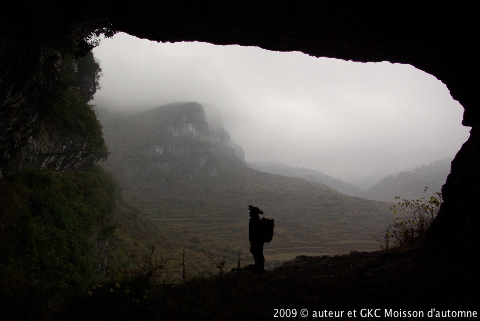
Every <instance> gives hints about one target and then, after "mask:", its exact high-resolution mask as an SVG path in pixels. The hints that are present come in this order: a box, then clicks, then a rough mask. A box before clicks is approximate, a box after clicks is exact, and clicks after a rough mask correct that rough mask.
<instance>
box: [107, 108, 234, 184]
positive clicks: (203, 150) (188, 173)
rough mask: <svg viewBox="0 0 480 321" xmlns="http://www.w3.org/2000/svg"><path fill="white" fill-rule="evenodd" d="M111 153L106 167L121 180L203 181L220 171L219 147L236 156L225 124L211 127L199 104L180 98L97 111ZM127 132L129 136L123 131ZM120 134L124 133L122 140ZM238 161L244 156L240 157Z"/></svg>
mask: <svg viewBox="0 0 480 321" xmlns="http://www.w3.org/2000/svg"><path fill="white" fill-rule="evenodd" d="M98 115H99V118H100V120H101V122H102V126H103V128H104V133H105V139H106V141H107V142H108V144H109V150H110V151H111V154H110V156H109V160H108V161H107V162H106V163H104V166H105V167H106V168H110V169H112V170H113V171H114V172H116V173H123V175H121V177H120V179H122V178H126V179H128V180H132V179H134V180H135V179H139V178H141V179H147V180H152V179H153V180H156V179H158V177H161V179H160V181H163V182H164V183H165V184H166V185H169V184H168V183H167V182H165V178H166V179H168V177H175V179H179V180H189V181H192V180H197V181H202V180H204V179H208V178H209V177H215V176H218V175H219V171H220V170H219V167H220V165H219V163H218V159H217V158H218V157H217V156H218V155H217V154H218V153H216V151H217V150H222V153H221V154H222V155H229V156H228V157H231V158H232V159H233V158H235V159H236V158H237V156H236V151H235V149H234V148H232V147H231V146H230V142H231V141H230V137H229V134H228V133H227V132H226V131H225V130H224V129H223V127H218V126H217V127H216V128H215V127H213V128H212V127H211V126H209V124H208V123H207V121H206V119H205V112H204V109H203V106H202V105H200V104H198V103H176V104H170V105H166V106H161V107H158V108H155V109H153V110H149V111H147V112H142V113H139V114H135V115H128V116H122V115H120V114H116V113H113V112H109V111H107V110H104V109H99V110H98ZM126 132H128V136H126V135H125V134H122V133H126ZM119 137H122V138H121V139H119ZM237 161H240V160H239V159H237Z"/></svg>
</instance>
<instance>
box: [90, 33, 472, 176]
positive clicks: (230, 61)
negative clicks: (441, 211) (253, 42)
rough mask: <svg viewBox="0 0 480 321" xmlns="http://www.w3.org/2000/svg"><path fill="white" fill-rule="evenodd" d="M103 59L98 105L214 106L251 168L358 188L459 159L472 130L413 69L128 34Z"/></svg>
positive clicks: (99, 52) (105, 49)
mask: <svg viewBox="0 0 480 321" xmlns="http://www.w3.org/2000/svg"><path fill="white" fill-rule="evenodd" d="M94 54H95V57H96V58H97V59H99V60H100V62H101V67H102V69H103V77H102V78H101V79H100V83H101V86H102V88H101V90H99V91H98V92H97V95H96V99H97V102H100V101H101V99H102V98H103V99H104V98H108V99H112V100H114V101H116V102H117V103H116V104H115V105H116V106H115V107H116V108H119V109H121V108H129V109H132V110H143V109H147V108H148V109H149V108H154V107H156V106H159V105H162V104H166V103H171V102H176V101H196V102H198V103H201V104H204V105H213V106H215V107H216V109H217V110H218V111H219V113H220V114H221V116H222V119H223V124H224V127H225V129H226V130H227V131H228V132H229V133H230V136H231V138H232V140H233V141H235V142H236V143H237V144H239V145H240V146H242V148H243V149H244V151H245V154H246V159H247V161H250V162H252V161H279V162H283V163H286V164H287V165H290V166H298V167H306V168H312V169H316V170H319V171H322V172H323V173H325V174H329V175H331V176H334V177H337V178H341V179H343V180H346V181H349V182H353V183H355V182H356V180H358V179H360V178H362V177H365V176H370V175H376V174H378V173H383V174H388V173H393V172H397V171H401V170H407V169H411V168H414V167H417V166H419V165H422V164H426V163H430V162H433V161H435V160H439V159H443V158H446V157H452V156H453V155H455V153H456V152H457V151H458V150H459V149H460V147H461V145H462V144H463V143H464V142H465V141H466V139H467V138H468V134H469V130H470V128H467V127H463V126H462V125H461V120H462V114H463V108H462V106H461V105H460V104H459V103H458V102H457V101H455V100H453V99H452V98H451V96H450V94H449V92H448V90H447V88H446V86H445V85H444V84H443V83H441V82H440V81H439V80H437V79H436V78H435V77H433V76H431V75H429V74H427V73H425V72H423V71H420V70H418V69H415V68H414V67H412V66H410V65H401V64H391V63H388V62H382V63H355V62H350V61H343V60H337V59H329V58H315V57H310V56H308V55H305V54H303V53H299V52H288V53H285V52H282V53H281V52H272V51H267V50H264V49H260V48H258V47H241V46H215V45H211V44H205V43H157V42H152V41H148V40H140V39H138V38H135V37H132V36H129V35H126V34H124V33H119V34H117V35H115V36H114V37H113V38H111V39H103V40H102V41H101V44H100V46H98V47H97V48H95V49H94ZM111 107H112V106H111Z"/></svg>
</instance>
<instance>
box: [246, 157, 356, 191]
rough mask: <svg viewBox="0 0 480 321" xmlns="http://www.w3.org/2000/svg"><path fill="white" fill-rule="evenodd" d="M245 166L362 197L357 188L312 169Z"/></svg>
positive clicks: (262, 164) (267, 164) (260, 164)
mask: <svg viewBox="0 0 480 321" xmlns="http://www.w3.org/2000/svg"><path fill="white" fill-rule="evenodd" d="M247 165H248V166H249V167H250V168H253V169H256V170H258V171H261V172H267V173H271V174H277V175H283V176H287V177H297V178H303V179H305V180H307V181H310V182H314V183H320V184H325V185H327V186H329V187H331V188H333V189H334V190H337V191H339V192H340V193H342V194H345V195H350V196H355V197H358V196H361V195H362V192H361V191H360V189H359V188H358V187H356V186H354V185H352V184H350V183H347V182H345V181H342V180H341V179H336V178H333V177H331V176H329V175H326V174H324V173H322V172H320V171H316V170H313V169H307V168H299V167H295V168H294V167H290V166H288V165H286V164H283V163H279V162H254V163H248V164H247Z"/></svg>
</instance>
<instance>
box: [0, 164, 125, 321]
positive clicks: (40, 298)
mask: <svg viewBox="0 0 480 321" xmlns="http://www.w3.org/2000/svg"><path fill="white" fill-rule="evenodd" d="M115 192H116V183H115V181H114V180H113V178H112V176H111V175H110V174H109V173H107V172H105V171H104V170H103V169H102V168H100V167H98V166H95V167H93V168H91V169H89V170H87V171H85V172H75V173H69V174H63V175H60V174H58V173H55V172H53V171H49V170H27V171H22V172H17V173H15V174H12V175H9V176H7V177H3V178H2V179H1V180H0V204H1V206H0V279H1V280H2V283H1V286H0V296H1V300H0V306H1V308H0V310H1V311H2V318H5V319H9V316H13V317H14V318H15V317H16V318H17V319H18V318H19V319H23V318H25V319H28V318H39V319H40V318H41V316H42V315H43V316H47V315H48V314H49V313H51V312H52V311H55V310H56V309H58V308H59V307H60V306H61V305H62V304H64V303H65V302H66V301H68V299H70V298H72V297H75V296H77V295H79V294H81V293H83V292H84V291H85V290H86V288H87V287H88V286H89V285H91V284H92V283H93V282H94V281H95V280H96V278H97V276H98V273H99V271H98V269H99V262H97V261H96V260H95V257H96V253H95V251H96V250H97V249H95V244H97V242H98V241H101V240H103V239H105V238H108V237H109V235H110V234H111V233H112V232H113V226H111V225H110V223H109V221H110V215H111V214H112V212H113V209H114V206H115Z"/></svg>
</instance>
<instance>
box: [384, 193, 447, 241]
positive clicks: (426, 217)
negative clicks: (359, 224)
mask: <svg viewBox="0 0 480 321" xmlns="http://www.w3.org/2000/svg"><path fill="white" fill-rule="evenodd" d="M427 189H428V188H427V187H425V190H424V192H425V193H426V192H427ZM395 200H398V202H397V204H395V205H393V206H392V207H391V208H390V211H393V213H402V215H401V216H398V217H396V218H395V221H394V223H392V224H390V225H389V226H388V227H387V230H386V232H385V235H384V237H383V240H379V241H380V242H381V243H382V245H381V248H382V249H383V248H385V249H387V250H388V249H389V248H390V247H392V246H393V247H400V246H406V245H409V244H411V243H412V242H413V241H414V240H415V239H418V238H421V237H424V236H425V233H426V232H427V229H428V228H429V227H430V224H431V223H432V222H433V220H434V219H435V217H436V216H437V214H438V210H439V209H440V205H441V204H442V202H443V200H442V193H440V192H435V193H433V195H431V196H430V197H426V196H424V197H421V198H419V199H416V200H407V199H403V200H401V201H400V197H398V196H397V197H395Z"/></svg>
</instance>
